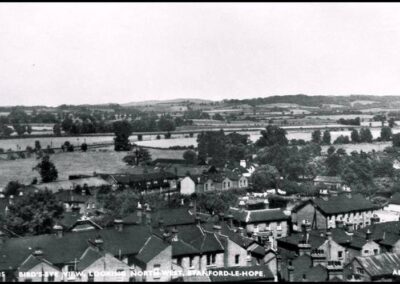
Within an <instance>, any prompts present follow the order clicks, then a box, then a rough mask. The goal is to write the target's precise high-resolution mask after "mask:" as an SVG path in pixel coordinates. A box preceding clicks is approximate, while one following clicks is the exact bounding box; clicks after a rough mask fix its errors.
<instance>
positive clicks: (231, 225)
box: [226, 214, 233, 228]
mask: <svg viewBox="0 0 400 284" xmlns="http://www.w3.org/2000/svg"><path fill="white" fill-rule="evenodd" d="M226 220H227V221H228V225H229V227H231V228H233V215H232V214H229V215H227V216H226Z"/></svg>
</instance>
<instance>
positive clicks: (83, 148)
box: [81, 143, 88, 152]
mask: <svg viewBox="0 0 400 284" xmlns="http://www.w3.org/2000/svg"><path fill="white" fill-rule="evenodd" d="M87 149H88V145H87V144H86V143H82V145H81V150H82V151H83V152H86V151H87Z"/></svg>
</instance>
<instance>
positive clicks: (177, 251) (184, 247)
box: [171, 240, 200, 257]
mask: <svg viewBox="0 0 400 284" xmlns="http://www.w3.org/2000/svg"><path fill="white" fill-rule="evenodd" d="M171 244H172V256H173V257H177V256H183V255H193V254H200V251H199V250H198V249H196V248H195V247H193V246H192V245H190V244H188V243H186V242H184V241H182V240H178V241H172V243H171Z"/></svg>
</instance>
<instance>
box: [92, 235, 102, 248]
mask: <svg viewBox="0 0 400 284" xmlns="http://www.w3.org/2000/svg"><path fill="white" fill-rule="evenodd" d="M94 244H95V246H96V247H97V248H98V249H99V250H102V249H103V245H104V242H103V238H102V237H101V236H100V235H98V236H97V237H96V238H95V239H94Z"/></svg>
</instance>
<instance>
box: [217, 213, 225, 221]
mask: <svg viewBox="0 0 400 284" xmlns="http://www.w3.org/2000/svg"><path fill="white" fill-rule="evenodd" d="M224 217H225V214H224V213H223V212H221V213H219V214H218V220H219V221H220V222H223V221H224Z"/></svg>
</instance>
